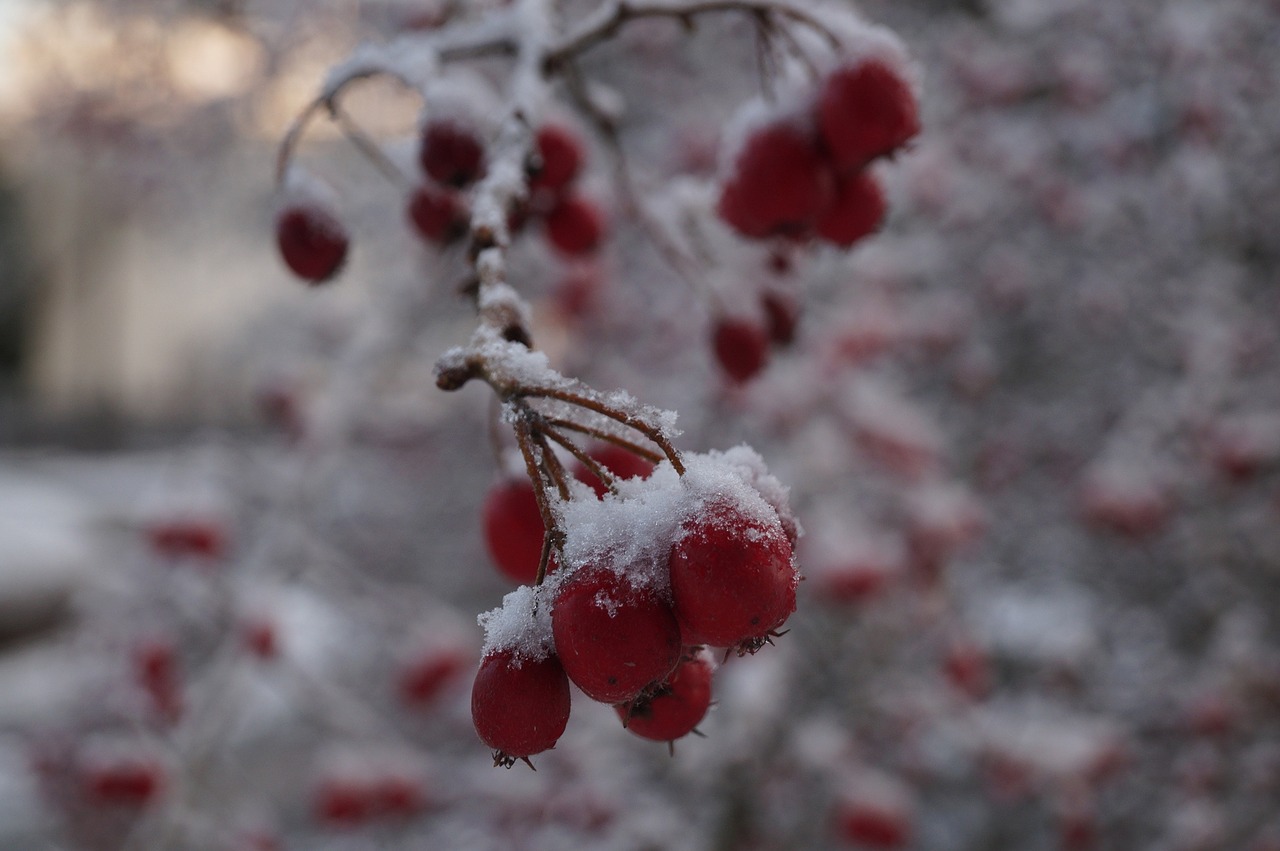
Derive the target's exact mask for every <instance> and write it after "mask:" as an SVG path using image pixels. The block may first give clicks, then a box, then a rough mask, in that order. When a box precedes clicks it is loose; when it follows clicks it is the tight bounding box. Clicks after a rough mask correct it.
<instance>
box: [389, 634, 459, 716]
mask: <svg viewBox="0 0 1280 851" xmlns="http://www.w3.org/2000/svg"><path fill="white" fill-rule="evenodd" d="M462 666H463V659H462V654H461V653H460V652H458V651H456V650H454V649H452V648H448V649H443V650H439V651H436V652H427V653H423V654H422V655H420V656H418V657H417V658H414V659H412V660H410V662H409V664H408V665H406V666H405V667H404V669H403V670H402V671H401V672H400V681H399V684H398V690H399V693H400V700H401V702H403V703H404V704H405V705H407V706H411V707H424V706H428V705H430V704H431V703H432V702H434V701H435V699H436V697H438V696H439V695H440V693H441V692H443V691H444V690H445V688H446V687H448V685H449V683H451V682H453V679H454V677H456V676H457V675H458V674H459V673H460V672H461V670H462Z"/></svg>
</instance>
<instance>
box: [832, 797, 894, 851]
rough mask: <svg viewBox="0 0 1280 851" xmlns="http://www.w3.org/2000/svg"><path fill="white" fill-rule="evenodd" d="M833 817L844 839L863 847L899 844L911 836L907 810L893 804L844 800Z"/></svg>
mask: <svg viewBox="0 0 1280 851" xmlns="http://www.w3.org/2000/svg"><path fill="white" fill-rule="evenodd" d="M836 818H837V820H838V822H839V829H840V834H841V835H842V836H843V837H844V838H845V839H847V840H848V841H850V842H853V843H856V844H858V845H861V846H865V847H867V848H902V847H903V846H905V845H906V844H907V840H908V839H910V837H911V825H910V823H909V821H908V818H907V814H906V813H905V812H902V811H899V810H897V809H895V808H893V807H888V806H882V805H878V804H876V803H873V802H864V801H856V800H854V801H845V802H843V803H841V804H840V806H839V809H838V812H837V815H836Z"/></svg>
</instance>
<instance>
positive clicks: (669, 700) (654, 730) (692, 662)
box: [616, 656, 711, 742]
mask: <svg viewBox="0 0 1280 851" xmlns="http://www.w3.org/2000/svg"><path fill="white" fill-rule="evenodd" d="M710 706H711V663H710V662H708V661H707V660H706V659H704V658H702V657H701V656H695V657H694V658H692V659H685V660H684V661H682V662H681V663H680V665H679V666H678V667H677V668H676V669H675V672H674V673H672V674H671V677H670V678H669V679H668V680H667V682H666V683H665V684H664V685H663V687H662V688H661V689H659V690H658V692H657V693H656V694H654V695H653V696H652V697H641V698H639V699H637V700H636V701H635V702H633V703H631V704H625V705H622V706H618V707H616V708H617V711H618V716H619V717H621V718H622V723H623V724H625V725H626V728H627V730H628V731H629V732H632V733H634V734H635V735H637V736H640V737H641V738H643V739H650V740H652V741H655V742H673V741H675V740H676V739H679V738H681V737H682V736H685V735H688V734H689V733H691V732H693V728H694V727H696V726H698V724H699V722H701V721H702V719H703V718H704V717H706V714H707V709H708V708H710Z"/></svg>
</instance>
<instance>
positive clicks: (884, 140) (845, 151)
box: [818, 59, 920, 169]
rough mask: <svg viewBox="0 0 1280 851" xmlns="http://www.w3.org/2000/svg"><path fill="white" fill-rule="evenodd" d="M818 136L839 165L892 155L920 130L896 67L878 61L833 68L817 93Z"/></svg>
mask: <svg viewBox="0 0 1280 851" xmlns="http://www.w3.org/2000/svg"><path fill="white" fill-rule="evenodd" d="M818 124H819V127H820V128H821V131H822V139H823V141H824V142H825V143H826V146H827V149H828V151H829V152H830V154H831V157H832V159H833V160H834V161H835V164H836V166H837V167H839V168H841V169H856V168H861V167H862V166H864V165H866V164H867V163H868V162H870V161H871V160H873V159H875V158H876V157H881V156H885V155H886V154H890V153H893V152H894V151H895V150H897V149H898V148H900V147H902V146H903V145H904V144H906V143H907V142H908V141H909V140H910V139H911V138H913V137H914V136H915V135H916V134H917V133H919V132H920V116H919V106H918V104H917V103H916V96H915V94H914V93H913V92H912V91H911V86H910V85H908V84H907V81H906V80H904V79H903V78H902V76H901V75H900V74H899V73H898V71H896V70H894V69H893V68H891V67H890V66H889V65H888V64H886V63H885V62H883V61H881V60H878V59H868V60H866V61H863V62H859V63H855V64H852V65H845V66H842V67H841V68H839V69H837V70H836V71H835V72H834V73H833V74H832V75H831V76H830V77H828V78H827V81H826V83H825V85H824V86H823V88H822V94H821V95H820V96H819V103H818Z"/></svg>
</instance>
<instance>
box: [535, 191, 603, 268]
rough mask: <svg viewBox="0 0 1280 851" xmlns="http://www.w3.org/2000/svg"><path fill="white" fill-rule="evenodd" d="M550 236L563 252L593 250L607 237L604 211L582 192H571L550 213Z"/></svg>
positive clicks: (547, 226)
mask: <svg viewBox="0 0 1280 851" xmlns="http://www.w3.org/2000/svg"><path fill="white" fill-rule="evenodd" d="M544 224H545V226H546V229H547V239H549V240H550V241H551V244H552V245H553V246H555V248H556V250H557V251H559V252H560V253H561V254H567V255H569V256H570V257H578V256H581V255H583V254H590V253H591V252H593V251H595V250H596V248H597V247H599V245H600V240H601V239H602V238H603V237H604V213H602V212H600V208H599V207H597V206H596V205H595V204H594V203H593V202H591V201H589V200H588V199H586V198H584V197H582V196H581V195H568V196H566V197H564V198H561V199H560V200H559V202H557V203H556V205H555V207H553V208H552V209H551V212H549V213H547V217H546V220H545V222H544Z"/></svg>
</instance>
